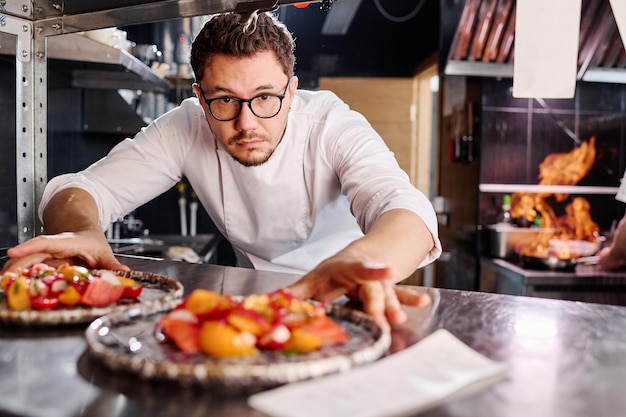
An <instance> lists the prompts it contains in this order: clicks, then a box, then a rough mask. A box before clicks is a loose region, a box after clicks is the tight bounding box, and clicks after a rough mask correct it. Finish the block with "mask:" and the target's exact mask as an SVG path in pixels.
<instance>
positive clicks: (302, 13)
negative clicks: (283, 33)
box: [279, 0, 439, 85]
mask: <svg viewBox="0 0 626 417" xmlns="http://www.w3.org/2000/svg"><path fill="white" fill-rule="evenodd" d="M340 2H346V3H347V2H354V3H355V4H358V8H357V9H356V13H355V14H354V18H353V20H352V22H351V24H350V25H349V26H348V30H347V31H346V33H345V35H324V34H322V27H323V25H324V21H325V19H326V18H327V16H328V14H329V13H333V10H332V8H334V7H338V6H339V3H340ZM344 6H345V5H344ZM279 13H280V14H279V16H280V19H281V20H282V21H284V22H285V24H286V25H287V27H288V28H289V29H290V30H291V31H292V32H293V34H294V36H295V38H296V57H297V62H296V73H297V75H298V76H299V78H300V79H301V84H304V85H307V84H315V83H316V79H317V78H318V77H320V76H338V77H342V76H359V77H361V76H362V77H410V76H412V75H414V73H415V69H416V68H417V67H419V66H420V64H422V63H423V62H424V61H425V60H426V59H428V58H430V57H432V56H433V55H434V54H435V53H436V52H437V50H438V48H439V1H438V0H362V1H358V0H338V1H337V2H335V3H334V4H333V6H332V7H331V10H330V11H324V10H321V8H320V3H311V4H310V5H309V6H308V7H306V8H302V9H299V8H296V7H294V6H283V7H281V9H280V10H279Z"/></svg>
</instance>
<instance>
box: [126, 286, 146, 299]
mask: <svg viewBox="0 0 626 417" xmlns="http://www.w3.org/2000/svg"><path fill="white" fill-rule="evenodd" d="M123 288H124V292H123V293H122V297H123V298H137V297H139V294H141V290H143V287H142V286H141V285H133V286H132V287H123Z"/></svg>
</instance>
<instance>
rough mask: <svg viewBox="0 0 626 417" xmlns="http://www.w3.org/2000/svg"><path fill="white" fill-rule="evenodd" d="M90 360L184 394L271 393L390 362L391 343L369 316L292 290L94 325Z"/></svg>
mask: <svg viewBox="0 0 626 417" xmlns="http://www.w3.org/2000/svg"><path fill="white" fill-rule="evenodd" d="M85 338H86V340H87V346H88V353H89V355H91V356H92V357H93V358H95V359H96V360H98V361H100V362H101V363H102V364H104V366H105V367H107V368H109V370H111V371H115V372H130V373H133V374H135V376H138V377H139V378H140V379H148V380H170V381H175V382H177V383H180V384H182V385H184V386H188V385H200V386H222V387H228V388H242V387H254V388H258V387H269V386H276V385H281V384H284V383H289V382H295V381H299V380H304V379H308V378H313V377H317V376H322V375H327V374H331V373H336V372H341V371H345V370H348V369H350V368H352V367H355V366H358V365H361V364H364V363H367V362H372V361H374V360H377V359H378V358H380V357H382V356H384V355H385V354H386V352H387V349H388V348H389V345H390V341H391V338H390V335H389V333H387V332H384V331H383V330H382V329H381V328H380V327H379V326H378V325H377V324H376V323H375V322H374V321H373V320H372V318H371V317H370V316H368V315H366V314H365V313H363V312H361V311H358V310H354V309H350V308H347V307H345V306H342V305H339V304H334V303H319V302H315V301H310V300H300V299H297V298H296V297H294V296H293V295H291V294H289V293H288V292H287V291H285V290H277V291H273V292H270V293H265V294H252V295H248V296H245V297H240V296H230V295H221V294H218V293H214V292H211V291H208V290H203V289H195V290H193V291H192V292H191V293H190V294H189V295H188V296H187V297H185V298H184V299H182V300H181V301H180V302H179V304H178V305H177V306H176V307H174V308H173V309H171V310H169V311H166V312H159V313H145V312H142V311H139V310H133V309H129V310H126V311H124V312H120V313H116V314H110V315H106V316H103V317H100V318H98V319H96V320H95V321H93V322H92V323H91V325H90V326H89V327H88V328H87V329H86V331H85Z"/></svg>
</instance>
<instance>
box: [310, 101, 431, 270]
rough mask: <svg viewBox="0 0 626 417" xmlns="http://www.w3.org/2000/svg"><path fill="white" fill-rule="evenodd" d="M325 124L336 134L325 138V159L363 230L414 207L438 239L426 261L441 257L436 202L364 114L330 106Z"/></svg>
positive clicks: (325, 127)
mask: <svg viewBox="0 0 626 417" xmlns="http://www.w3.org/2000/svg"><path fill="white" fill-rule="evenodd" d="M339 102H340V101H339ZM340 103H341V102H340ZM323 129H324V132H323V133H322V134H323V136H324V137H326V138H332V139H331V140H330V141H329V142H325V148H326V150H325V154H326V158H327V159H328V160H329V161H330V162H329V163H330V164H331V165H332V166H333V167H334V169H335V171H336V173H337V175H338V177H339V180H340V182H341V191H342V193H343V194H345V195H346V196H347V197H348V200H349V201H350V207H351V210H352V213H353V215H354V216H355V217H356V219H357V222H358V223H359V226H360V227H361V229H362V230H363V232H364V233H367V231H368V230H369V228H370V227H371V225H372V224H373V223H374V222H375V221H376V219H377V218H378V217H379V216H380V215H381V214H382V213H384V212H386V211H389V210H392V209H398V208H402V209H406V210H410V211H412V212H414V213H416V214H417V215H418V216H420V218H421V219H422V220H423V221H424V223H425V224H426V226H427V227H428V229H429V231H430V233H431V235H432V239H433V242H434V243H435V244H434V246H433V249H432V250H431V252H430V254H429V256H428V257H427V259H426V260H425V261H424V263H423V264H422V266H423V265H425V264H427V263H430V262H432V261H434V260H435V259H437V258H438V257H439V256H440V255H441V251H442V249H441V243H440V241H439V237H438V223H437V216H436V214H435V211H434V208H433V206H432V203H431V202H430V200H429V199H428V198H427V197H426V196H425V195H424V194H423V193H422V192H421V191H419V190H418V189H417V188H416V187H415V186H414V185H413V184H411V182H410V179H409V176H408V175H407V173H406V172H404V171H403V170H402V169H401V168H400V166H399V165H398V162H397V160H396V159H395V156H394V154H393V152H391V150H389V148H388V147H387V145H386V144H385V142H384V141H383V139H382V138H381V137H380V135H379V134H378V133H377V132H376V131H375V130H374V128H373V127H372V126H371V125H370V124H369V122H368V121H367V120H366V119H365V117H364V116H362V115H361V114H360V113H358V112H355V111H352V110H350V109H349V108H348V106H347V105H345V104H343V103H342V104H341V105H337V106H336V107H335V108H333V109H332V111H329V114H328V119H327V120H326V123H325V124H324V128H323Z"/></svg>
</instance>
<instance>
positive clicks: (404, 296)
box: [394, 285, 432, 307]
mask: <svg viewBox="0 0 626 417" xmlns="http://www.w3.org/2000/svg"><path fill="white" fill-rule="evenodd" d="M394 290H395V293H396V296H397V297H398V300H399V302H400V303H401V304H403V305H406V306H411V307H425V306H427V305H430V304H431V303H432V299H431V297H430V295H428V294H427V293H421V292H418V291H416V290H415V289H412V288H411V287H408V286H406V285H396V286H395V287H394Z"/></svg>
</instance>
